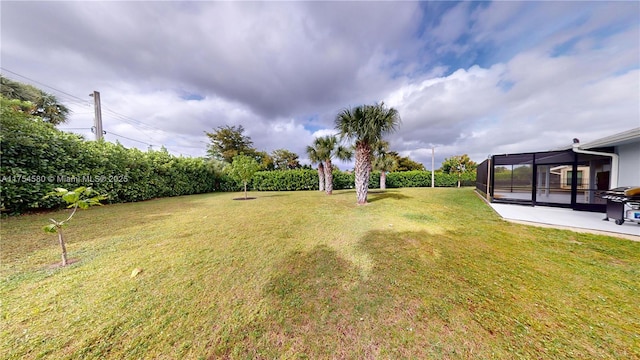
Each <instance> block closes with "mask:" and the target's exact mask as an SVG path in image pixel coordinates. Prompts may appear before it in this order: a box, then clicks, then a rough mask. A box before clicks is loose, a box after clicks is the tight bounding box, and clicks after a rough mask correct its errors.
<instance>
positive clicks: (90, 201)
mask: <svg viewBox="0 0 640 360" xmlns="http://www.w3.org/2000/svg"><path fill="white" fill-rule="evenodd" d="M96 194H97V193H96V192H95V191H94V190H93V189H92V188H90V187H84V186H81V187H79V188H77V189H75V190H73V191H69V190H67V189H64V188H56V189H55V190H54V191H52V192H50V193H49V194H48V195H47V196H46V197H51V196H59V197H61V198H62V200H64V202H66V203H67V204H68V205H69V206H67V208H73V211H72V212H71V215H69V217H68V218H67V219H66V220H63V221H57V220H54V219H49V220H50V221H51V224H49V225H47V226H45V227H44V231H45V232H47V233H58V242H59V243H60V247H61V249H62V266H67V264H68V263H69V262H68V260H67V247H66V246H65V243H64V234H63V233H62V228H63V227H64V226H65V225H66V224H67V223H68V222H69V220H71V218H73V215H75V214H76V211H77V210H78V208H80V209H87V208H89V207H90V206H93V205H102V204H101V203H100V200H105V199H106V198H107V197H106V196H105V195H96ZM92 195H94V196H92Z"/></svg>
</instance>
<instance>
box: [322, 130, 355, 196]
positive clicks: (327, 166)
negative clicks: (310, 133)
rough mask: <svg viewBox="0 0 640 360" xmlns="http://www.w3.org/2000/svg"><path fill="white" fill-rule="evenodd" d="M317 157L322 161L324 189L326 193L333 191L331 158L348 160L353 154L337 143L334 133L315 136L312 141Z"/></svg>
mask: <svg viewBox="0 0 640 360" xmlns="http://www.w3.org/2000/svg"><path fill="white" fill-rule="evenodd" d="M313 145H314V147H315V149H316V150H317V156H318V158H319V159H320V160H321V161H323V162H324V191H325V192H326V193H327V195H331V194H332V193H333V172H332V171H333V165H332V164H331V159H333V158H338V159H340V160H350V159H351V156H352V155H353V154H352V152H351V150H349V148H347V147H344V146H342V145H339V144H338V138H337V137H336V136H335V135H328V136H324V137H319V138H316V139H315V140H314V142H313Z"/></svg>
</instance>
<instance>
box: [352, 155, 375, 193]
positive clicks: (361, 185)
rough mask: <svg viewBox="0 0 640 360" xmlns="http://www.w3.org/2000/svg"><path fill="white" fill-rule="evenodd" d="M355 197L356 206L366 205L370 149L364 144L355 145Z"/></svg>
mask: <svg viewBox="0 0 640 360" xmlns="http://www.w3.org/2000/svg"><path fill="white" fill-rule="evenodd" d="M354 170H355V173H356V197H357V198H358V205H364V204H366V203H367V192H368V190H369V176H370V175H371V149H370V148H369V146H367V145H366V144H361V143H358V144H357V145H356V166H355V169H354Z"/></svg>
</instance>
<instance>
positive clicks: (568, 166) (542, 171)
mask: <svg viewBox="0 0 640 360" xmlns="http://www.w3.org/2000/svg"><path fill="white" fill-rule="evenodd" d="M535 160H536V203H545V204H561V205H570V204H571V186H572V183H571V180H572V173H573V162H574V160H575V154H574V153H573V151H571V150H564V151H548V152H540V153H535Z"/></svg>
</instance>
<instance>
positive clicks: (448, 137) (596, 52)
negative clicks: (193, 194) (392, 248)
mask: <svg viewBox="0 0 640 360" xmlns="http://www.w3.org/2000/svg"><path fill="white" fill-rule="evenodd" d="M638 11H640V4H638V3H637V2H628V3H625V2H615V3H572V2H492V3H460V4H448V3H442V4H432V3H419V2H399V3H397V2H366V3H365V2H259V3H256V2H246V3H245V2H241V3H234V2H55V3H48V2H44V3H33V2H7V3H6V4H5V3H3V5H2V13H1V14H0V16H1V17H2V19H1V20H2V32H1V35H0V36H2V39H1V40H2V49H1V50H0V51H1V55H2V66H3V68H4V69H9V70H10V71H13V72H14V73H17V74H20V75H24V76H27V77H28V78H29V79H31V80H35V81H37V82H39V83H35V85H36V86H40V85H39V84H46V85H48V86H49V88H44V90H45V91H50V92H53V93H54V94H56V95H57V96H58V97H59V98H60V99H61V100H62V101H63V102H65V103H66V104H68V105H69V106H70V107H71V108H72V110H73V111H74V114H73V115H72V117H71V121H70V123H69V124H66V125H65V127H70V128H89V127H91V126H92V124H93V115H92V110H93V109H92V100H91V99H90V98H89V97H88V96H87V95H88V94H89V93H90V92H91V91H93V90H98V91H100V92H101V94H102V103H103V119H104V128H105V130H107V131H111V132H113V133H116V134H120V135H123V136H126V137H130V138H132V139H136V140H138V141H142V142H143V143H136V142H135V141H130V140H127V139H124V138H120V141H121V142H122V143H123V144H125V145H127V146H139V147H141V148H146V147H147V145H146V144H153V145H163V144H164V145H166V146H167V147H168V148H169V150H170V151H172V152H174V153H182V154H185V155H193V156H201V155H204V153H205V150H206V144H207V142H208V141H207V138H206V136H205V135H204V131H211V130H213V129H215V128H216V127H218V126H222V125H243V126H244V127H245V129H246V134H247V135H249V136H251V138H252V139H253V141H254V144H255V146H256V147H257V148H259V149H260V150H265V151H272V150H274V149H277V148H287V149H289V150H292V151H295V152H296V153H298V154H299V155H300V157H301V158H305V157H306V156H305V154H304V148H305V146H306V145H309V144H310V143H311V141H312V140H313V138H314V137H317V136H321V135H326V134H330V133H334V132H335V130H334V129H333V119H334V118H335V115H336V114H337V113H338V112H339V111H340V110H341V109H343V108H345V107H349V106H356V105H360V104H364V103H373V102H377V101H381V100H384V101H385V103H386V104H388V105H390V106H393V107H396V108H397V109H398V110H399V111H400V114H401V117H402V119H403V124H402V127H401V128H400V131H399V132H398V133H397V134H394V135H392V136H391V137H390V140H391V145H392V147H393V148H394V149H395V150H397V151H399V152H400V153H401V154H403V155H409V156H411V157H412V158H414V157H415V160H418V161H421V162H423V163H424V164H425V165H427V168H429V167H430V163H431V147H432V146H436V159H437V162H438V164H439V162H440V161H441V160H442V159H443V158H444V157H448V156H451V155H456V154H462V153H468V154H469V155H470V156H471V157H472V158H473V159H474V160H483V159H484V158H486V156H487V155H488V154H489V153H501V152H519V151H533V150H547V149H550V148H554V147H558V146H561V145H565V144H566V143H567V142H568V141H569V140H570V139H572V138H573V137H579V138H581V139H582V140H583V141H587V140H589V139H594V138H597V137H599V136H604V135H607V134H609V133H615V132H619V131H622V130H626V129H628V128H631V127H637V126H640V123H639V122H640V110H639V107H638V100H637V99H638V98H640V93H639V92H640V74H639V72H638V68H639V66H638V64H639V63H640V48H639V45H640V35H639V34H640V32H639V24H638V22H637V14H638ZM24 24H29V26H28V27H25V26H24ZM542 24H544V25H542ZM3 74H4V75H8V76H10V77H12V76H11V75H12V73H8V72H5V71H4V70H3ZM13 78H14V79H16V80H18V81H23V80H25V79H24V78H20V77H13ZM31 80H25V81H27V82H32V81H31ZM60 91H62V92H60ZM185 95H193V96H194V97H195V98H200V100H187V99H185ZM78 131H79V132H82V133H84V134H85V135H86V136H87V137H89V138H91V137H92V136H91V134H90V132H88V130H78ZM107 138H108V139H110V140H111V139H114V138H115V137H113V136H112V135H111V134H109V135H108V136H107ZM346 166H348V165H346V164H345V165H342V166H341V168H346Z"/></svg>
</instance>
